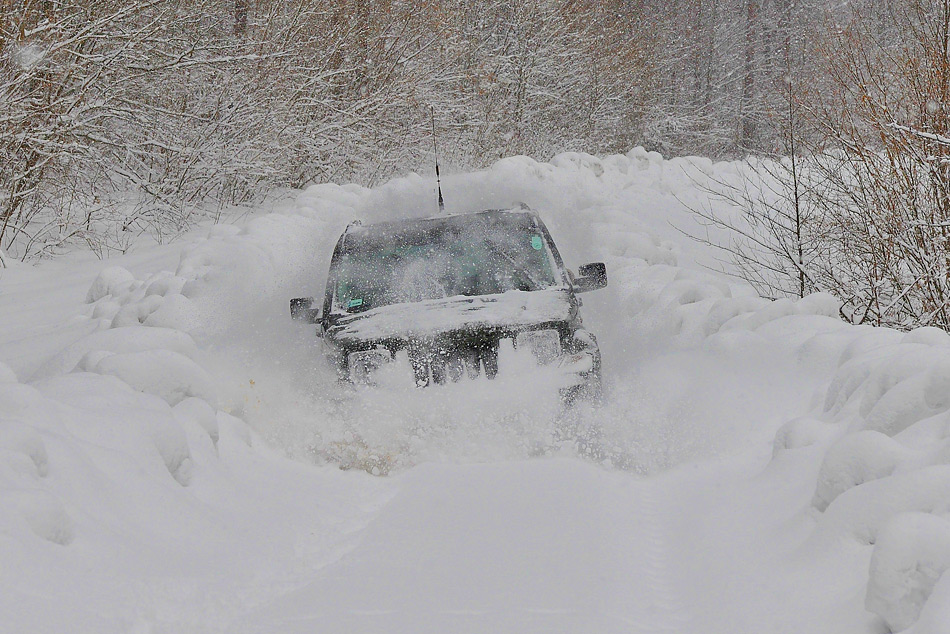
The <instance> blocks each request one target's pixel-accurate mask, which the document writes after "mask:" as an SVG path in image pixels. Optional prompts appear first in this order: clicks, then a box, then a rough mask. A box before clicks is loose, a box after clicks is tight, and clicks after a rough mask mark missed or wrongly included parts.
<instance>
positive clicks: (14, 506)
mask: <svg viewBox="0 0 950 634" xmlns="http://www.w3.org/2000/svg"><path fill="white" fill-rule="evenodd" d="M0 509H2V510H3V512H2V513H0V516H2V517H4V520H0V522H2V523H0V526H3V525H6V524H9V523H15V522H10V521H9V520H10V519H11V518H10V517H9V516H13V518H15V519H19V520H20V521H21V522H23V523H24V524H25V525H26V526H27V527H28V528H29V530H30V531H31V532H32V533H33V534H34V535H36V536H37V537H40V538H42V539H45V540H47V541H49V542H53V543H54V544H60V545H62V546H65V545H67V544H69V543H70V542H72V541H73V538H74V537H75V532H74V529H73V521H72V519H71V518H70V517H69V514H68V513H66V509H65V507H64V506H63V503H62V502H60V500H59V499H58V498H56V497H55V496H53V495H52V494H50V493H48V492H46V491H44V490H42V489H13V490H6V491H4V492H3V494H2V495H0ZM8 530H10V528H8ZM14 530H15V529H14Z"/></svg>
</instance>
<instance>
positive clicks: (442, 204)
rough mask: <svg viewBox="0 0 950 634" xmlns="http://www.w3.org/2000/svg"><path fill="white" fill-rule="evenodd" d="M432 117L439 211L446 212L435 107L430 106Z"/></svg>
mask: <svg viewBox="0 0 950 634" xmlns="http://www.w3.org/2000/svg"><path fill="white" fill-rule="evenodd" d="M429 114H430V115H431V117H432V149H433V150H434V151H435V184H436V186H437V187H438V188H439V213H440V214H441V213H445V201H444V200H442V178H441V176H439V145H438V143H437V142H436V138H435V108H434V107H433V106H429Z"/></svg>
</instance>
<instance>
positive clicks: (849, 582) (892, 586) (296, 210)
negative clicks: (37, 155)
mask: <svg viewBox="0 0 950 634" xmlns="http://www.w3.org/2000/svg"><path fill="white" fill-rule="evenodd" d="M741 170H742V167H741V165H739V164H725V163H721V164H713V163H711V162H709V161H707V160H704V159H685V160H683V159H680V160H672V161H664V160H662V159H661V158H660V157H659V156H658V155H655V154H650V153H647V152H644V151H642V150H640V149H637V150H634V151H632V152H630V153H629V154H628V155H626V156H613V157H607V158H603V159H598V158H595V157H592V156H587V155H580V154H565V155H561V156H558V157H555V158H554V159H553V160H552V161H551V163H548V164H542V163H537V162H534V161H532V160H530V159H526V158H523V157H513V158H509V159H504V160H502V161H500V162H498V163H497V164H496V165H495V166H493V167H492V168H491V169H490V170H487V171H485V172H479V173H474V174H462V175H456V176H449V177H446V178H445V179H444V181H445V182H444V184H443V189H444V192H445V194H446V200H447V204H448V207H449V211H453V212H461V211H469V210H477V209H483V208H489V207H506V206H512V205H516V204H517V203H519V202H526V203H528V204H529V205H531V206H532V207H533V208H534V209H536V210H538V211H539V212H540V213H541V215H542V217H543V218H544V220H545V222H546V223H547V225H548V227H549V229H550V230H551V233H552V234H553V236H554V239H555V240H556V241H557V243H558V246H559V247H560V249H561V251H562V254H563V255H564V257H565V260H566V261H567V263H568V265H569V266H570V267H571V268H575V267H576V266H578V265H580V264H583V263H586V262H589V261H598V260H603V261H605V262H606V263H607V266H608V275H609V280H610V285H609V287H608V288H607V289H606V290H604V291H598V292H596V293H591V294H588V295H585V296H584V303H585V306H584V314H585V319H586V320H587V323H588V327H589V328H590V329H591V330H592V331H593V332H595V333H597V334H598V336H599V337H600V342H601V347H602V350H603V353H604V370H605V376H606V377H607V398H606V402H605V403H604V405H603V406H602V407H600V408H588V407H583V408H580V409H579V410H578V411H576V412H574V413H572V414H571V415H569V416H563V415H559V413H558V408H557V405H556V402H555V399H554V398H553V396H554V394H555V393H556V389H557V385H556V383H555V382H553V381H551V380H550V377H546V376H545V375H544V373H543V372H536V371H532V369H531V368H530V367H527V366H519V365H518V364H517V363H513V364H507V365H508V370H507V371H504V370H503V372H502V375H501V376H500V377H499V378H500V379H501V380H499V381H495V382H489V381H487V380H484V379H480V380H476V381H472V382H463V383H459V384H455V385H446V386H437V387H433V388H428V389H426V390H416V389H413V388H412V387H410V386H408V385H400V384H398V383H397V382H391V383H390V384H388V385H384V386H383V388H382V389H378V390H369V389H358V390H349V391H347V390H341V389H340V388H339V387H337V386H336V385H335V384H334V380H333V374H332V373H331V372H330V370H329V368H327V367H326V366H325V365H324V364H323V363H322V362H321V360H320V357H319V349H318V341H317V340H316V339H315V338H314V337H313V333H312V327H308V326H305V325H302V324H299V323H294V322H291V321H290V320H289V318H288V314H287V300H288V299H289V298H291V297H294V296H300V295H310V294H313V295H319V294H320V292H321V289H322V286H323V284H324V280H325V278H324V276H325V272H326V267H327V265H328V259H329V254H330V251H331V249H332V246H333V243H334V242H335V240H336V238H337V237H338V235H339V233H340V231H341V230H342V228H343V227H344V226H345V225H346V223H347V222H349V221H350V220H352V219H353V218H354V217H360V218H362V219H364V220H367V221H374V220H386V219H392V218H398V217H408V216H412V217H422V216H426V215H430V214H432V213H434V212H435V211H436V210H435V203H434V197H433V196H432V187H433V183H432V182H431V181H430V180H428V179H424V178H421V177H418V176H409V177H406V178H402V179H397V180H395V181H392V182H390V183H388V184H386V185H384V186H382V187H380V188H377V189H375V190H366V189H363V188H360V187H356V186H343V187H340V186H336V185H321V186H316V187H312V188H310V189H308V190H306V191H305V192H302V193H301V194H300V195H299V197H298V198H297V200H296V202H295V203H293V204H287V205H282V206H277V207H276V208H273V209H262V210H261V211H260V212H259V213H258V214H257V215H256V216H255V217H254V218H252V219H250V220H248V221H247V222H245V223H243V224H242V225H240V226H238V225H219V226H215V227H211V228H206V229H203V230H202V231H200V232H195V233H194V234H192V235H190V236H188V237H187V238H186V239H184V240H183V241H182V242H180V243H177V244H176V245H173V246H169V247H151V248H148V249H142V250H141V251H139V252H137V253H134V254H131V255H127V256H123V257H120V258H114V259H112V260H110V261H107V262H101V263H100V262H93V261H90V260H88V259H84V258H79V257H76V258H71V259H66V260H64V261H59V262H54V263H46V264H43V265H40V266H36V267H27V266H17V267H15V268H12V269H9V270H5V271H2V272H0V275H2V277H0V327H2V332H3V335H2V337H0V630H2V631H9V632H22V631H32V632H43V631H49V632H54V631H88V632H188V631H192V632H206V631H228V632H231V631H234V632H272V631H301V632H304V631H306V632H311V631H357V632H375V631H380V632H382V631H385V632H403V631H404V632H419V631H452V632H463V631H471V632H488V631H491V632H504V631H509V632H533V631H536V632H552V631H555V632H557V631H561V632H578V631H582V632H613V631H616V632H631V631H633V632H636V631H643V632H664V631H670V632H673V631H678V632H696V631H701V632H722V633H726V632H728V633H735V632H780V631H788V632H829V633H830V632H836V633H837V632H861V633H864V632H868V633H870V632H885V631H887V630H888V628H890V629H893V630H894V631H898V630H901V629H904V628H908V627H910V628H912V631H913V632H916V633H919V634H923V633H931V632H945V631H948V625H947V624H948V622H950V620H948V619H950V581H948V579H950V576H948V577H946V578H945V577H944V576H943V572H944V570H946V569H947V567H950V528H948V527H950V521H948V519H947V517H948V513H950V502H948V500H950V473H948V471H947V470H948V469H950V467H948V466H947V463H948V457H950V443H948V441H947V424H948V422H950V421H948V417H950V414H948V410H950V398H948V396H947V395H948V394H950V389H948V388H950V336H948V335H946V334H945V333H942V332H939V331H934V330H932V329H921V330H918V331H914V332H911V333H907V334H905V333H899V332H895V331H891V330H887V329H873V328H869V327H855V326H850V325H848V324H845V323H844V322H842V321H840V320H839V319H838V307H837V302H835V301H834V299H833V298H831V297H829V296H826V295H814V296H811V297H807V298H805V299H803V300H799V301H793V300H778V301H770V300H766V299H762V298H759V297H757V296H756V295H755V293H754V292H753V291H752V289H751V288H749V287H748V286H746V285H744V284H741V283H738V282H737V281H735V280H734V279H730V278H727V277H725V276H723V275H720V274H715V273H712V272H710V271H708V270H705V269H704V268H703V265H712V264H715V262H716V255H717V254H714V253H711V252H710V251H709V250H708V249H706V248H704V247H702V246H701V245H699V244H697V243H692V242H689V241H687V240H686V239H685V238H683V236H682V235H681V233H680V232H681V231H687V232H690V231H692V232H698V231H699V230H700V228H699V227H697V225H696V223H695V222H694V220H693V219H692V218H691V216H690V214H689V213H688V212H687V210H686V207H687V206H691V205H692V206H700V205H710V206H711V208H712V209H714V210H715V211H716V213H721V214H735V213H736V212H735V210H732V209H730V208H729V207H727V206H726V205H725V204H724V203H722V202H721V201H716V200H709V199H708V194H707V193H706V189H707V188H706V187H705V185H706V184H708V183H707V181H706V179H707V178H708V177H709V176H710V175H711V176H714V177H715V178H720V179H730V178H736V176H737V174H738V173H740V172H741ZM712 237H713V239H716V236H712ZM341 467H342V469H341ZM372 474H375V476H374V475H372ZM915 624H916V625H915Z"/></svg>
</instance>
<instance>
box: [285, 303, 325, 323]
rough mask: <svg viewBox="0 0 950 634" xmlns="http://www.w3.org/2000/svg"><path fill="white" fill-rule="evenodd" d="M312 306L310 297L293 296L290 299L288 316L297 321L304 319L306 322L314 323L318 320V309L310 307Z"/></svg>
mask: <svg viewBox="0 0 950 634" xmlns="http://www.w3.org/2000/svg"><path fill="white" fill-rule="evenodd" d="M311 306H313V298H312V297H295V298H294V299H292V300H290V318H291V319H296V320H297V321H305V322H307V323H308V324H315V323H317V322H318V321H320V309H319V308H311Z"/></svg>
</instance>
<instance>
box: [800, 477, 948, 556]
mask: <svg viewBox="0 0 950 634" xmlns="http://www.w3.org/2000/svg"><path fill="white" fill-rule="evenodd" d="M908 512H921V513H947V512H950V465H931V466H926V467H923V468H921V469H916V470H913V471H908V472H903V473H895V474H893V475H890V476H888V477H883V478H879V479H875V480H870V481H868V482H864V483H863V484H861V485H859V486H855V487H853V488H850V489H847V490H846V491H844V492H842V493H841V494H840V495H838V497H836V498H835V499H834V501H833V502H831V503H830V504H829V505H828V508H827V509H826V510H825V512H824V514H823V515H822V516H821V518H820V519H819V521H818V529H817V530H818V535H819V536H820V537H822V538H829V539H831V540H840V539H842V538H845V539H852V540H855V541H857V542H858V543H859V544H863V545H871V544H874V543H875V542H877V539H878V534H879V533H880V531H881V529H882V528H883V527H884V525H885V524H886V523H887V522H888V521H889V520H890V519H891V518H892V517H894V516H895V515H897V514H898V513H908Z"/></svg>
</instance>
